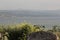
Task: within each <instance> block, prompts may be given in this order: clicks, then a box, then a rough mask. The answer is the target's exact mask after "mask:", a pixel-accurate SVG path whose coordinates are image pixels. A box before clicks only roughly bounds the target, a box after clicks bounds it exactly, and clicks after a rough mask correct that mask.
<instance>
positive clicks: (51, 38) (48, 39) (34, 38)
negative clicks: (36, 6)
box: [27, 31, 57, 40]
mask: <svg viewBox="0 0 60 40" xmlns="http://www.w3.org/2000/svg"><path fill="white" fill-rule="evenodd" d="M27 40H57V37H56V35H55V34H53V33H50V32H45V31H40V32H34V33H31V34H29V35H28V38H27Z"/></svg>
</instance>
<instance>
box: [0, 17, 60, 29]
mask: <svg viewBox="0 0 60 40" xmlns="http://www.w3.org/2000/svg"><path fill="white" fill-rule="evenodd" d="M24 21H26V22H28V23H32V24H39V25H44V26H46V27H47V28H51V27H52V26H53V25H60V17H0V24H15V23H21V22H24Z"/></svg>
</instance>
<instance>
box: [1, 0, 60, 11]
mask: <svg viewBox="0 0 60 40" xmlns="http://www.w3.org/2000/svg"><path fill="white" fill-rule="evenodd" d="M21 9H24V10H56V9H60V0H0V10H21Z"/></svg>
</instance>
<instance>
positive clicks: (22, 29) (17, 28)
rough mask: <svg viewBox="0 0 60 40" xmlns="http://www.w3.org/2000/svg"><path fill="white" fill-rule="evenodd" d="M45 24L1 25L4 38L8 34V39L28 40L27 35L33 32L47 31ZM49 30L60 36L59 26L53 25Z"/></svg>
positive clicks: (0, 28)
mask: <svg viewBox="0 0 60 40" xmlns="http://www.w3.org/2000/svg"><path fill="white" fill-rule="evenodd" d="M44 29H45V26H40V25H32V24H28V23H21V24H16V25H0V32H1V33H3V39H5V38H4V37H5V36H6V37H7V38H8V40H27V35H29V34H30V33H32V32H37V31H45V30H44ZM47 32H53V33H54V34H56V35H57V36H59V38H60V28H59V26H56V25H55V26H53V28H52V29H51V30H47Z"/></svg>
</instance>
